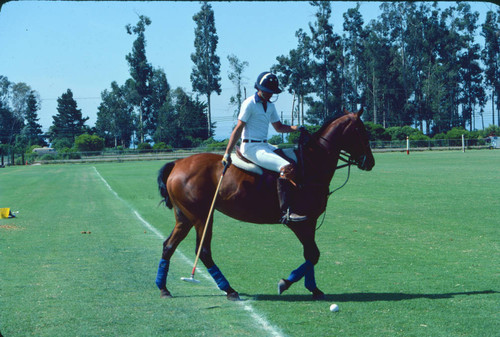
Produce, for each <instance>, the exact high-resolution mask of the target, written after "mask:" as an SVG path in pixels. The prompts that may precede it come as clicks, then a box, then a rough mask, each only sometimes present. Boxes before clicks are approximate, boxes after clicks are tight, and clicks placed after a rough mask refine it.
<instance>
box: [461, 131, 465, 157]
mask: <svg viewBox="0 0 500 337" xmlns="http://www.w3.org/2000/svg"><path fill="white" fill-rule="evenodd" d="M462 152H464V153H465V142H464V135H463V134H462Z"/></svg>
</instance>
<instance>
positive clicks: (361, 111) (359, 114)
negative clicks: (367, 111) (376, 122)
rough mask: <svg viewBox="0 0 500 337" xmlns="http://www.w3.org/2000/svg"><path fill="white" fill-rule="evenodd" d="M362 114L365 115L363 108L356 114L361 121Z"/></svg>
mask: <svg viewBox="0 0 500 337" xmlns="http://www.w3.org/2000/svg"><path fill="white" fill-rule="evenodd" d="M362 114H363V107H361V109H359V111H358V112H357V113H356V117H357V118H358V119H359V118H360V117H361V115H362Z"/></svg>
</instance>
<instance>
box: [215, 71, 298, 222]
mask: <svg viewBox="0 0 500 337" xmlns="http://www.w3.org/2000/svg"><path fill="white" fill-rule="evenodd" d="M254 87H255V89H257V92H256V93H255V94H254V95H252V96H250V97H248V98H247V99H245V100H244V101H243V103H242V105H241V109H240V113H239V115H238V122H237V124H236V126H235V128H234V129H233V132H232V133H231V137H230V138H229V143H228V144H227V148H226V152H225V154H224V157H223V159H222V164H223V165H224V167H228V166H229V165H231V152H232V151H233V148H234V146H235V145H236V143H237V141H238V139H240V137H241V153H242V154H243V156H244V157H245V158H247V159H249V160H250V161H252V162H254V163H255V164H257V165H259V166H262V167H263V168H265V169H268V170H270V171H275V172H279V173H280V175H279V178H278V184H277V186H278V198H279V204H280V210H281V213H282V219H281V222H282V223H288V222H289V221H292V222H300V221H305V220H307V216H305V215H299V214H296V213H294V212H293V210H292V209H290V208H291V206H292V202H291V201H292V192H293V190H292V188H293V186H292V184H293V185H295V182H294V180H295V178H296V168H295V164H293V163H291V162H289V161H288V160H286V159H285V158H283V157H282V156H280V155H278V154H277V153H276V151H277V149H276V148H275V147H274V146H272V145H270V144H269V143H268V142H267V133H268V129H269V123H271V125H272V126H273V127H274V129H275V130H276V131H277V132H280V133H289V132H294V131H301V130H303V129H304V127H303V126H297V125H292V126H291V125H286V124H283V123H281V121H280V119H279V117H278V113H277V111H276V107H275V106H274V103H272V102H271V101H270V100H271V97H272V96H273V94H279V93H281V91H282V90H281V89H280V88H279V83H278V78H277V77H276V75H274V74H272V73H270V72H263V73H261V74H260V75H259V76H258V77H257V81H256V82H255V86H254Z"/></svg>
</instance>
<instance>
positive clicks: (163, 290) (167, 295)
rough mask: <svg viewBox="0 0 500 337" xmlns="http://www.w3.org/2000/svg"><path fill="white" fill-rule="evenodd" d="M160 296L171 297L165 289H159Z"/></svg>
mask: <svg viewBox="0 0 500 337" xmlns="http://www.w3.org/2000/svg"><path fill="white" fill-rule="evenodd" d="M160 297H161V298H172V294H171V293H170V291H168V290H167V289H160Z"/></svg>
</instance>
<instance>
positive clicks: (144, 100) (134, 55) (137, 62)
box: [125, 15, 153, 143]
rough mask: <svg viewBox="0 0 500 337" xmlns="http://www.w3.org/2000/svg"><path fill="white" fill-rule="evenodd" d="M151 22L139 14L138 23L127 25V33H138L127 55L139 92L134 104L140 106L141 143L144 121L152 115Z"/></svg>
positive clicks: (136, 89) (131, 73) (135, 85)
mask: <svg viewBox="0 0 500 337" xmlns="http://www.w3.org/2000/svg"><path fill="white" fill-rule="evenodd" d="M150 24H151V20H150V19H149V18H148V17H147V16H144V15H140V16H139V22H137V25H136V26H134V27H132V26H131V25H130V24H128V25H126V26H125V28H126V30H127V34H129V35H132V34H135V35H137V39H136V40H135V41H134V44H133V47H132V52H131V53H129V54H127V56H126V57H125V58H126V59H127V61H128V63H129V66H130V75H131V76H132V79H133V88H134V89H135V91H136V92H137V96H135V97H134V98H135V100H134V105H135V106H137V107H138V108H139V127H138V129H139V136H140V140H141V143H143V142H144V134H145V128H144V122H145V120H149V119H150V118H151V116H150V115H149V113H150V102H149V95H150V92H151V91H150V87H149V82H150V80H151V77H152V74H153V67H152V66H151V64H149V63H148V60H147V58H146V37H145V34H144V32H145V31H146V26H149V25H150Z"/></svg>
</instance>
